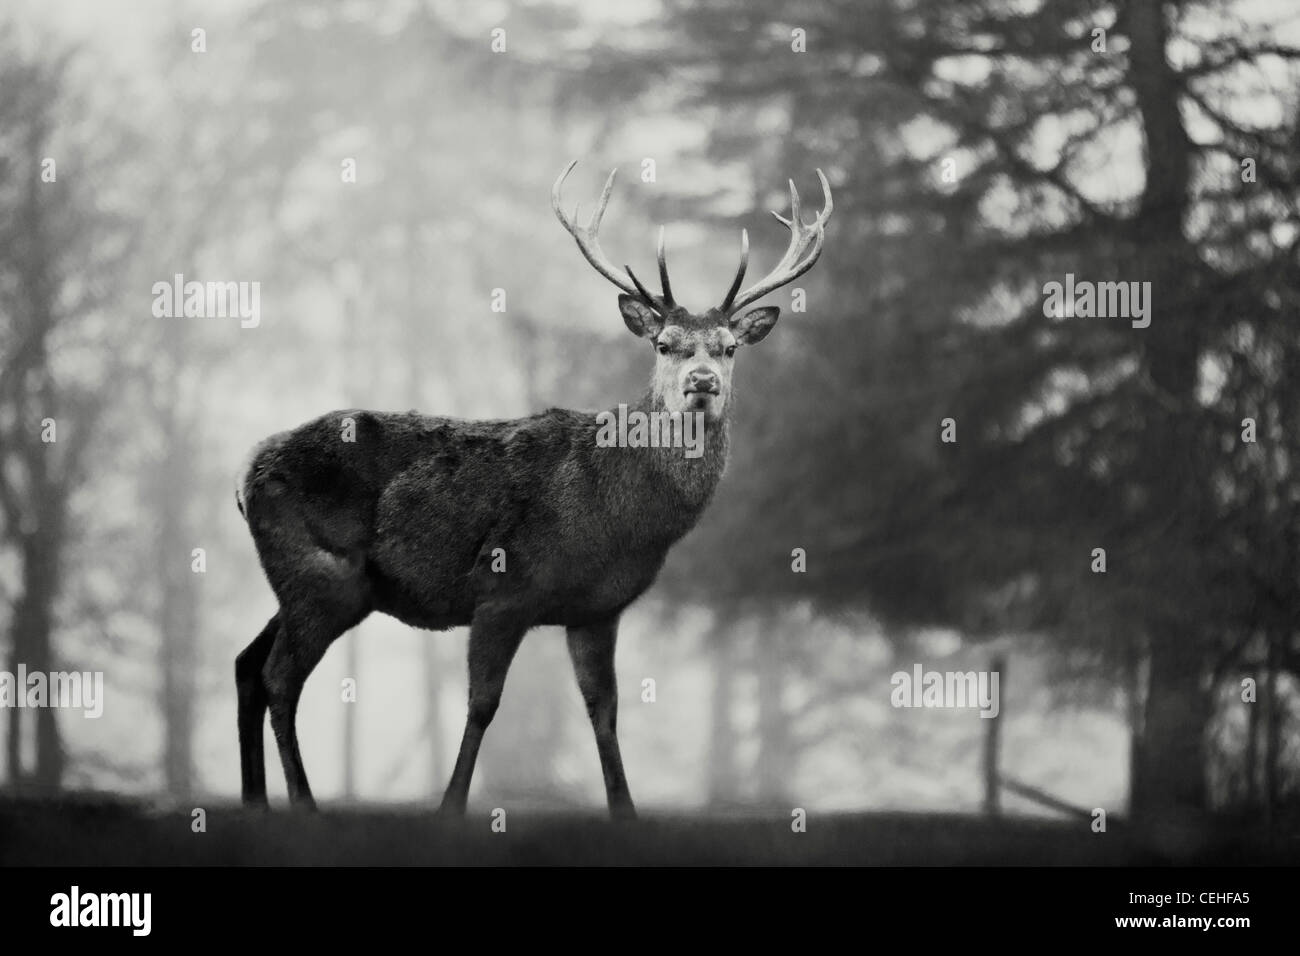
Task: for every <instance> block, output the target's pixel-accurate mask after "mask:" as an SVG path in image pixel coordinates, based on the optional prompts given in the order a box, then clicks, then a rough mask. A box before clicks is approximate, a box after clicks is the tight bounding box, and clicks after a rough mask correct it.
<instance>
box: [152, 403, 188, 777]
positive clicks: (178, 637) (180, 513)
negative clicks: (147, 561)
mask: <svg viewBox="0 0 1300 956" xmlns="http://www.w3.org/2000/svg"><path fill="white" fill-rule="evenodd" d="M167 392H168V394H166V395H165V396H164V402H163V407H162V408H161V409H160V412H161V415H162V435H163V447H164V448H165V449H166V451H165V453H164V454H165V456H166V457H165V458H164V460H163V461H162V462H161V465H160V467H159V468H158V470H157V472H156V478H157V484H156V488H155V490H154V494H153V496H152V498H153V505H152V507H154V508H155V509H156V512H155V513H156V514H157V521H158V525H157V553H156V561H157V565H156V567H157V573H158V580H159V582H160V584H161V594H160V595H159V602H158V618H157V620H158V632H159V639H160V645H159V655H160V668H159V669H160V671H161V677H162V681H161V684H162V686H161V688H160V700H159V707H160V710H161V711H162V716H163V785H164V786H165V787H166V789H167V792H168V793H169V794H171V795H172V796H174V797H176V798H178V799H182V800H184V799H187V798H188V797H189V796H190V795H191V794H192V793H193V789H194V694H195V671H196V669H197V645H198V607H197V604H198V587H197V580H196V572H195V571H194V570H193V557H192V551H193V548H194V547H196V546H198V544H197V543H196V542H195V541H194V537H193V535H192V534H191V532H190V526H189V521H188V518H187V507H186V506H187V500H186V499H187V495H188V494H189V492H190V490H191V489H192V488H193V487H194V483H195V481H196V476H195V473H194V471H195V469H194V454H195V451H194V447H193V440H192V437H193V436H191V435H190V434H189V433H188V429H187V428H186V427H184V426H183V424H182V423H181V421H180V412H179V408H180V406H181V404H182V403H181V401H180V396H179V395H178V394H176V383H175V381H174V380H173V381H172V382H169V383H168V385H167Z"/></svg>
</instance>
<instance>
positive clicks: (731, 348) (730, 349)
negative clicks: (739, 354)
mask: <svg viewBox="0 0 1300 956" xmlns="http://www.w3.org/2000/svg"><path fill="white" fill-rule="evenodd" d="M735 354H736V347H735V346H734V345H728V346H727V358H731V357H732V356H733V355H735Z"/></svg>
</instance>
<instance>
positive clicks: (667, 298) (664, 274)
mask: <svg viewBox="0 0 1300 956" xmlns="http://www.w3.org/2000/svg"><path fill="white" fill-rule="evenodd" d="M658 256H659V287H660V288H661V289H663V300H664V305H666V306H668V308H670V309H671V308H674V307H676V305H677V303H676V302H674V301H673V288H672V286H670V285H669V284H668V260H667V259H666V258H665V257H664V227H663V226H660V227H659V251H658Z"/></svg>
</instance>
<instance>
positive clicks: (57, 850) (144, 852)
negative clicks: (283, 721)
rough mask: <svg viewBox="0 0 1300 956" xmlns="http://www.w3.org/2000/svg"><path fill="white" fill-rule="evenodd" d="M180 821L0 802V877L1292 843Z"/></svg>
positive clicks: (869, 862) (863, 827)
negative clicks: (5, 873)
mask: <svg viewBox="0 0 1300 956" xmlns="http://www.w3.org/2000/svg"><path fill="white" fill-rule="evenodd" d="M206 814H207V818H206V824H207V830H206V832H204V833H195V832H193V830H192V828H191V821H192V817H191V812H190V811H189V810H182V809H175V808H173V809H165V808H161V807H158V806H156V805H151V804H148V803H143V802H138V801H128V800H117V799H111V798H104V797H100V796H95V797H69V798H67V799H62V800H59V801H55V802H49V801H45V802H38V801H34V800H32V801H24V800H14V799H10V800H0V865H3V866H24V865H37V866H41V865H45V866H55V865H57V866H95V865H126V866H134V865H195V866H213V865H216V866H232V865H235V866H243V865H290V866H293V865H310V866H337V865H395V866H410V865H415V866H425V865H448V864H450V865H537V864H557V865H602V866H611V865H629V864H632V865H635V864H639V865H655V866H659V865H686V866H692V865H741V866H747V865H764V864H766V865H856V866H864V865H865V866H906V865H922V866H962V865H986V866H987V865H1028V866H1045V865H1047V866H1050V865H1076V866H1077V865H1085V866H1086V865H1100V866H1125V865H1165V864H1190V865H1198V864H1219V865H1253V864H1273V865H1277V864H1295V863H1296V862H1300V837H1297V836H1294V835H1292V836H1286V837H1282V836H1278V835H1276V834H1273V835H1269V834H1267V833H1265V832H1262V831H1260V830H1258V829H1253V828H1251V827H1248V826H1243V825H1240V824H1238V825H1233V826H1228V825H1226V824H1224V825H1214V826H1209V827H1206V826H1202V827H1199V828H1196V829H1192V828H1188V827H1172V826H1170V827H1161V828H1155V829H1142V830H1139V829H1137V828H1134V827H1128V826H1124V825H1122V824H1121V825H1116V824H1112V825H1111V826H1110V827H1109V828H1108V832H1106V833H1102V834H1098V833H1093V832H1092V831H1091V829H1090V828H1089V826H1088V824H1087V823H1086V822H1084V821H1064V822H1059V821H1045V820H1039V819H1027V818H1015V817H1008V818H1002V819H998V820H989V819H986V818H983V817H976V816H957V815H941V814H907V813H861V814H832V815H818V814H816V813H812V814H809V816H808V822H807V831H806V832H804V833H794V832H792V830H791V826H790V816H789V814H788V811H787V812H786V813H781V812H780V811H773V812H772V813H771V814H762V813H756V812H755V813H745V814H740V815H730V816H707V815H699V816H696V815H684V814H682V815H656V814H654V813H646V814H643V818H642V819H641V820H639V821H637V822H636V823H632V824H612V823H610V822H608V821H607V820H606V819H605V818H604V817H603V816H602V815H599V814H590V815H580V814H556V813H549V812H544V811H537V812H535V813H529V812H527V811H525V810H518V811H515V812H513V813H510V814H509V815H508V816H507V818H506V830H505V832H504V833H496V832H493V831H492V828H491V823H492V816H491V808H473V807H471V808H470V813H469V815H468V816H467V818H466V819H465V820H464V821H460V822H454V821H448V820H442V819H439V818H438V817H436V816H435V815H434V814H433V813H432V812H430V810H429V809H428V808H426V807H420V808H409V809H407V808H392V807H377V806H369V807H358V808H347V809H330V808H328V807H327V808H325V809H323V810H322V811H321V812H320V813H317V814H301V813H291V812H288V811H287V810H284V809H277V810H273V811H271V812H256V811H245V810H243V809H240V808H238V807H237V806H233V805H224V806H208V807H207V808H206Z"/></svg>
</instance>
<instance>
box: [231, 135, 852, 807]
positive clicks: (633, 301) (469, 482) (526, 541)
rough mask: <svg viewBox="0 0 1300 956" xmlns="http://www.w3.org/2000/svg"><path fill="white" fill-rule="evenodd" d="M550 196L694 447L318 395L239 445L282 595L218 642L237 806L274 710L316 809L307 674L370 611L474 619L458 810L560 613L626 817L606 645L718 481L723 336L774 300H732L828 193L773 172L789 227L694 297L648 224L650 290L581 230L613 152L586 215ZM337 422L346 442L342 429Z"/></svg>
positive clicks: (289, 764)
mask: <svg viewBox="0 0 1300 956" xmlns="http://www.w3.org/2000/svg"><path fill="white" fill-rule="evenodd" d="M576 165H577V160H574V161H573V162H571V163H569V164H568V166H567V167H565V169H564V170H563V172H561V173H560V175H559V177H558V178H557V179H556V180H555V183H554V185H553V186H552V188H551V206H552V209H553V211H554V212H555V215H556V217H557V218H558V219H559V221H560V223H561V225H563V226H564V228H565V230H566V231H567V232H568V233H569V234H570V235H571V236H572V237H573V239H574V240H575V241H576V243H577V246H578V250H579V251H580V252H581V253H582V255H583V257H584V258H585V259H586V260H587V262H588V263H589V264H590V265H591V266H592V267H593V268H594V269H595V270H596V271H597V272H598V273H599V274H600V275H602V276H603V277H604V278H606V279H608V280H609V281H610V282H611V283H613V284H614V285H615V286H617V287H618V289H619V296H618V308H619V313H620V314H621V316H622V318H623V322H624V324H625V325H626V326H627V328H628V330H629V331H630V332H631V333H632V334H633V335H636V336H638V337H640V338H642V339H645V340H646V341H648V342H649V344H650V346H651V348H652V350H653V353H654V367H653V371H652V373H651V377H650V385H649V387H648V389H647V390H646V391H645V392H644V393H643V394H642V395H641V397H640V398H639V400H638V401H637V402H636V404H635V406H634V408H635V409H637V410H640V411H644V412H667V413H669V414H670V415H671V414H674V413H680V414H696V415H699V416H700V418H701V419H702V421H703V453H702V454H699V455H697V456H695V457H687V456H685V455H683V454H682V453H681V449H680V448H672V447H597V442H596V431H597V424H596V422H597V417H596V416H593V414H592V413H589V412H578V411H572V410H568V409H560V408H551V409H548V410H547V411H545V412H542V413H540V414H535V415H532V416H530V417H526V418H517V419H506V420H464V419H457V418H449V417H436V416H427V415H422V414H419V413H417V412H414V411H412V412H376V411H365V410H360V409H348V410H341V411H335V412H330V413H328V414H325V415H323V416H321V417H319V418H316V419H314V420H313V421H310V422H308V423H306V424H304V425H301V426H299V427H298V428H295V429H293V430H290V431H285V432H280V433H278V434H275V435H272V436H270V437H269V438H266V439H265V440H264V441H262V442H261V443H260V444H258V445H257V446H256V447H255V448H254V449H253V451H252V452H251V454H250V456H249V459H248V462H247V464H246V467H245V468H244V470H243V472H242V477H241V479H240V480H239V482H238V484H237V487H236V502H237V504H238V506H239V510H240V512H241V514H242V515H243V517H244V520H245V521H246V523H247V525H248V529H249V533H250V535H251V536H252V538H253V542H254V545H255V547H256V551H257V556H258V560H259V562H260V564H261V567H262V570H263V572H264V574H265V576H266V579H267V582H268V583H269V584H270V586H271V590H272V591H273V592H274V595H275V599H276V602H277V604H278V610H277V611H276V613H275V614H274V615H273V616H272V617H271V619H270V621H269V622H268V623H267V624H266V626H265V627H264V628H263V629H262V631H261V632H260V633H259V634H258V635H257V637H256V638H254V639H253V641H252V643H250V644H249V645H248V646H247V647H246V648H244V650H243V651H242V652H240V654H239V655H238V656H237V658H236V660H235V684H236V690H237V695H238V723H239V751H240V771H241V778H242V800H243V803H244V805H246V806H249V807H255V808H262V809H265V808H266V807H267V805H268V804H267V794H266V768H265V759H264V753H263V730H264V726H265V721H266V715H267V713H268V712H269V713H270V721H271V729H272V731H273V734H274V737H275V742H276V746H277V748H278V749H279V753H280V763H281V765H282V767H283V770H284V776H285V781H286V784H287V789H288V796H289V801H290V805H291V807H293V808H295V809H306V810H311V809H315V806H316V804H315V800H314V799H313V797H312V791H311V787H310V786H309V784H308V782H307V774H306V771H305V769H304V767H303V761H302V755H301V753H300V752H299V748H298V737H297V729H296V725H295V721H296V714H297V708H298V702H299V698H300V695H301V693H302V689H303V686H304V684H305V683H306V680H307V678H308V676H309V675H310V674H311V672H312V670H313V669H314V668H315V667H316V665H317V664H318V663H319V662H320V660H321V658H322V657H323V656H324V654H325V652H326V650H327V649H328V648H329V646H330V645H331V644H332V643H333V642H334V641H335V640H336V639H337V638H339V637H340V636H341V635H343V634H344V633H346V632H347V631H349V630H351V629H352V628H354V627H356V626H357V625H358V624H360V623H361V621H362V620H364V619H365V618H366V617H367V616H368V615H370V614H371V613H373V612H376V611H377V612H380V613H384V614H388V615H390V616H392V617H394V618H396V619H398V620H399V621H402V622H403V623H405V624H407V625H409V626H411V627H414V628H420V629H427V630H435V631H437V630H446V629H448V628H452V627H465V626H468V628H469V652H468V678H469V694H468V708H467V710H468V713H467V715H466V719H465V729H464V734H463V736H462V739H461V744H460V750H459V752H458V754H457V756H456V763H455V766H454V768H453V770H452V773H451V779H450V781H449V782H448V784H447V788H446V791H445V793H444V795H443V799H442V803H441V806H440V807H439V814H440V815H441V816H446V817H450V818H453V819H455V818H461V817H463V816H464V814H465V809H466V803H467V800H468V796H469V787H470V779H471V777H472V776H473V773H474V764H475V761H476V759H477V757H478V752H479V746H480V744H481V742H482V740H483V735H484V733H485V732H486V730H487V728H488V725H489V724H491V722H492V719H493V716H494V715H495V714H496V711H497V707H498V704H499V703H500V700H501V694H502V690H503V688H504V686H505V680H506V674H507V672H508V671H509V669H510V664H511V661H512V660H513V658H514V655H515V652H516V650H517V649H518V647H519V645H520V642H521V641H522V640H523V637H524V635H525V634H526V633H527V632H528V631H529V630H531V629H532V628H534V627H539V626H560V627H563V628H565V634H566V640H567V644H568V651H569V656H570V658H571V660H572V664H573V669H574V673H575V675H576V677H577V683H578V689H579V691H580V693H581V696H582V700H583V703H584V704H585V706H586V711H587V715H588V717H589V719H590V722H591V726H592V729H593V731H594V733H595V738H596V750H597V753H598V755H599V758H600V766H601V772H602V774H603V776H604V784H605V795H606V800H607V803H608V809H609V814H610V817H611V818H612V819H614V820H629V819H635V817H636V809H635V806H634V804H633V802H632V797H631V794H630V792H629V789H628V784H627V779H626V776H625V774H624V770H623V759H622V755H621V753H620V750H619V744H618V736H617V731H616V726H617V716H618V688H617V682H616V679H615V672H614V646H615V642H616V636H617V632H618V622H619V618H620V615H621V614H622V613H623V611H624V610H625V609H626V608H627V607H628V605H630V604H631V603H632V602H633V601H635V600H636V599H637V598H638V597H640V596H641V595H642V594H643V593H644V592H645V591H646V590H647V589H648V588H649V587H650V586H651V584H652V583H653V582H654V580H655V578H656V576H657V575H658V573H659V571H660V569H661V568H662V566H663V564H664V561H665V559H666V557H667V554H668V551H669V549H670V548H671V547H672V546H673V545H674V544H675V543H676V542H677V541H678V540H679V539H681V538H682V537H683V536H684V535H685V534H686V533H687V532H688V531H690V530H691V528H692V527H693V526H694V525H695V524H696V523H697V521H698V519H699V518H700V516H701V514H702V513H703V512H704V510H705V508H706V507H707V506H708V504H709V502H710V501H711V499H712V498H713V495H714V492H715V490H716V488H717V486H718V482H719V480H720V479H721V478H722V475H723V471H724V469H725V467H726V462H727V454H728V448H729V444H728V432H729V425H730V420H731V412H732V408H731V406H732V402H731V395H732V384H731V383H732V370H733V365H734V357H735V354H736V350H737V349H738V348H740V347H742V346H750V345H756V344H757V343H759V342H761V341H762V340H763V339H764V338H765V337H766V336H767V334H768V333H769V332H770V331H771V329H772V327H773V325H775V323H776V321H777V318H778V316H779V315H780V309H779V307H777V306H771V305H768V306H762V307H759V308H755V309H752V310H750V311H743V310H744V309H745V308H746V307H747V306H749V305H751V304H753V303H754V302H756V301H757V300H758V299H761V298H762V297H764V296H766V295H768V294H769V293H771V292H773V291H775V290H776V289H779V288H781V287H782V286H784V285H786V284H788V283H790V282H792V281H794V280H795V279H796V278H798V277H799V276H801V275H803V274H804V273H806V272H807V271H808V270H809V269H811V268H812V267H813V265H814V264H815V263H816V262H817V260H818V258H819V257H820V255H821V252H822V246H823V243H824V241H825V236H826V223H827V221H828V220H829V218H830V215H831V212H832V209H833V204H832V198H831V190H830V184H829V183H828V182H827V180H826V176H825V175H824V174H823V173H822V171H821V170H820V169H819V170H817V176H818V178H819V179H820V181H821V187H822V193H823V196H824V200H825V202H824V206H823V209H822V211H821V212H820V213H818V214H817V215H816V216H815V217H814V218H813V221H812V222H811V223H805V222H804V221H803V218H802V215H801V212H800V207H799V193H798V191H797V190H796V189H795V185H794V181H793V180H791V181H790V207H791V208H790V216H789V218H785V217H783V216H781V215H780V214H779V213H776V212H773V213H772V214H773V215H774V216H776V218H777V219H778V220H779V221H780V222H781V223H782V224H783V225H784V226H785V227H786V228H788V229H789V231H790V241H789V245H788V246H787V247H786V250H785V254H784V255H783V256H782V257H781V259H780V261H779V262H778V263H777V264H776V266H775V267H774V268H773V269H772V270H771V272H769V273H768V274H767V275H766V276H764V277H763V278H762V279H761V280H759V281H758V282H756V283H754V284H753V285H751V286H749V287H748V288H746V289H745V290H744V291H743V292H741V291H740V286H741V283H742V282H743V281H744V278H745V272H746V269H747V267H748V263H749V234H748V231H747V230H742V231H741V247H740V265H739V267H738V268H737V270H736V274H735V277H734V278H733V280H732V282H731V286H730V288H729V289H728V290H727V294H726V296H725V298H723V300H722V304H721V305H719V306H716V307H714V308H710V309H708V310H706V311H703V312H690V311H688V310H687V309H686V308H685V307H683V306H681V305H679V304H678V303H677V302H676V301H675V300H674V298H673V292H672V286H671V284H670V282H669V279H668V266H667V262H666V258H665V252H664V230H663V228H662V227H661V228H660V230H659V242H658V250H657V255H658V264H659V281H660V291H659V293H658V294H654V293H652V292H650V291H649V290H648V289H647V288H646V287H645V286H644V285H643V284H642V283H641V281H640V280H639V279H638V278H637V277H636V275H635V274H634V273H633V272H632V270H631V269H630V268H628V267H627V266H624V267H623V270H622V271H620V270H619V269H618V268H616V267H615V266H614V265H613V264H612V263H611V262H610V260H609V259H608V258H606V256H605V254H604V253H603V252H602V250H601V247H600V243H599V239H598V232H599V229H600V224H601V219H602V218H603V216H604V214H605V210H606V207H607V206H608V204H609V199H610V195H611V193H612V192H613V189H614V178H615V175H616V174H617V172H618V168H617V167H615V168H614V170H613V171H611V172H610V174H609V178H608V179H607V180H606V181H605V186H604V189H603V191H602V192H601V194H600V199H599V201H598V203H597V205H596V208H595V211H594V212H593V213H592V215H591V217H590V219H589V220H588V221H587V223H586V225H583V224H582V223H581V221H580V219H579V208H580V207H579V206H577V205H575V206H574V209H573V214H572V216H566V215H565V214H564V211H563V209H562V208H561V191H562V189H563V186H564V182H565V180H566V179H567V178H568V176H569V174H570V173H571V172H572V171H573V168H574V166H576ZM348 427H350V428H351V429H352V430H351V440H343V436H344V430H345V429H346V428H348Z"/></svg>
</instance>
